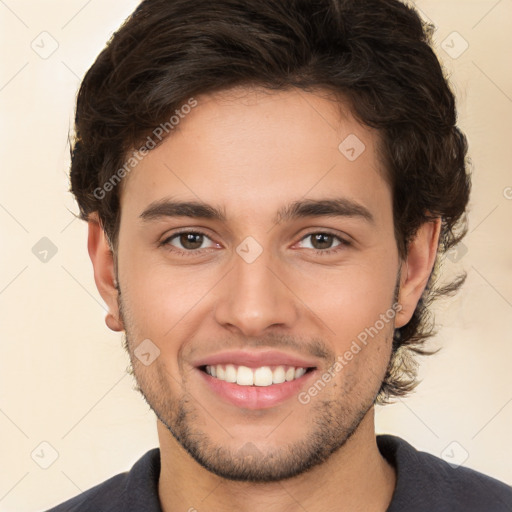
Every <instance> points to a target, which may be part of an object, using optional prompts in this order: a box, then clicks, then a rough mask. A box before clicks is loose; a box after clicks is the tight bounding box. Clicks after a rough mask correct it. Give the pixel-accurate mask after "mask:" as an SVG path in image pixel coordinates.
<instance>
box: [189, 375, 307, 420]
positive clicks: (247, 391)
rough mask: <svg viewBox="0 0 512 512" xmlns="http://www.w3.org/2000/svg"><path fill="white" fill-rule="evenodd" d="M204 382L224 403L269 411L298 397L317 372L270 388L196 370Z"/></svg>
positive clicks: (272, 385)
mask: <svg viewBox="0 0 512 512" xmlns="http://www.w3.org/2000/svg"><path fill="white" fill-rule="evenodd" d="M196 370H197V371H198V372H199V373H200V374H201V376H202V378H203V379H204V382H205V383H206V384H207V385H208V386H209V388H210V389H211V390H212V391H214V392H215V393H216V394H217V395H218V396H219V397H220V398H222V399H223V400H224V401H226V402H228V403H230V404H232V405H236V406H237V407H241V408H244V409H253V410H254V409H268V408H269V407H274V406H275V405H279V404H281V403H283V402H285V401H286V400H288V399H290V398H292V397H294V396H297V395H298V394H299V392H300V391H301V390H302V389H303V388H304V387H305V386H306V385H307V384H308V382H309V381H310V379H311V378H313V377H314V375H315V373H316V370H310V371H309V372H307V373H305V374H304V375H302V376H301V377H299V378H298V379H294V380H291V381H289V382H283V383H281V384H271V385H270V386H240V385H238V384H236V383H233V382H226V381H224V380H220V379H217V378H215V377H212V376H211V375H209V374H208V373H206V372H204V371H202V370H200V369H199V368H196Z"/></svg>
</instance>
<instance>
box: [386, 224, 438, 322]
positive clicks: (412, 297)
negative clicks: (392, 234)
mask: <svg viewBox="0 0 512 512" xmlns="http://www.w3.org/2000/svg"><path fill="white" fill-rule="evenodd" d="M440 232H441V219H440V218H437V219H435V220H433V221H429V222H425V223H424V224H422V225H421V226H420V228H419V229H418V231H417V233H416V236H415V237H414V239H413V240H411V242H410V243H409V248H408V252H407V257H406V259H405V260H404V261H403V262H402V268H401V270H402V274H401V275H402V277H401V279H400V294H399V298H398V302H399V303H400V305H401V306H402V309H401V310H400V311H399V312H398V313H397V315H396V322H395V327H396V328H398V327H403V326H404V325H406V324H407V322H409V320H410V319H411V318H412V315H413V314H414V310H415V309H416V306H417V304H418V302H419V300H420V298H421V295H422V294H423V291H424V290H425V287H426V286H427V282H428V280H429V278H430V274H431V272H432V269H433V267H434V263H435V260H436V256H437V249H438V244H439V234H440Z"/></svg>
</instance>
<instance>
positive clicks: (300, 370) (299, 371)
mask: <svg viewBox="0 0 512 512" xmlns="http://www.w3.org/2000/svg"><path fill="white" fill-rule="evenodd" d="M305 373H306V369H305V368H297V369H296V370H295V378H296V379H298V378H299V377H302V376H303V375H304V374H305Z"/></svg>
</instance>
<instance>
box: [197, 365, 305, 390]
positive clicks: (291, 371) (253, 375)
mask: <svg viewBox="0 0 512 512" xmlns="http://www.w3.org/2000/svg"><path fill="white" fill-rule="evenodd" d="M206 373H208V374H209V375H211V376H212V377H216V378H217V379H219V380H223V381H226V382H236V383H237V384H238V385H239V386H270V385H272V384H282V383H283V382H290V381H292V380H295V379H298V378H299V377H302V376H303V375H304V374H305V373H306V368H300V367H297V368H295V367H293V366H276V367H273V368H271V367H270V366H260V367H259V368H249V367H247V366H236V365H234V364H227V365H220V364H216V365H212V366H210V365H208V366H206Z"/></svg>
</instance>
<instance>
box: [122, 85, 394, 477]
mask: <svg viewBox="0 0 512 512" xmlns="http://www.w3.org/2000/svg"><path fill="white" fill-rule="evenodd" d="M196 99H197V102H198V105H197V107H195V108H194V109H193V110H192V112H190V113H189V114H188V115H187V117H186V118H184V119H182V120H181V122H180V125H179V127H178V129H177V130H175V131H174V133H173V134H172V135H171V136H170V137H169V138H168V139H166V141H165V142H164V143H163V144H162V145H161V146H159V147H158V148H157V149H155V150H153V151H151V152H149V153H148V155H147V156H146V157H145V158H144V159H143V160H142V161H141V162H140V163H139V164H138V166H137V167H136V168H135V169H134V170H133V171H132V173H131V174H130V176H129V177H128V178H127V179H126V181H125V183H124V188H123V192H122V196H121V212H122V214H121V223H120V231H119V244H118V254H117V262H118V267H117V272H118V274H117V278H118V282H119V290H120V295H119V297H118V304H119V306H120V316H121V319H122V322H123V325H124V329H125V332H126V343H127V348H128V350H129V353H130V357H131V361H132V365H133V371H134V374H135V377H136V379H137V382H138V385H139V388H140V390H141V392H142V393H143V395H144V397H145V398H146V400H147V402H148V403H149V404H150V406H151V407H152V409H153V410H154V411H155V413H156V415H157V416H158V418H159V419H160V420H161V422H162V423H163V424H164V425H165V426H166V427H167V429H168V431H169V432H170V433H171V434H172V436H174V438H175V440H176V442H178V443H180V444H181V446H182V447H183V448H185V449H186V450H187V451H188V452H189V454H190V455H191V456H192V457H193V458H194V459H195V460H196V461H197V462H198V463H200V464H201V465H202V466H204V467H205V468H207V469H209V470H210V471H212V472H213V473H216V474H217V475H219V476H222V477H225V478H228V479H234V480H247V481H275V480H279V479H283V478H287V477H291V476H294V475H298V474H300V473H301V472H303V471H305V470H306V469H308V468H310V467H313V466H315V465H316V464H319V463H321V462H322V461H324V460H325V459H326V458H328V457H329V455H331V454H332V453H334V452H335V451H336V450H337V449H338V448H340V447H341V446H342V445H343V444H344V443H345V441H346V440H347V439H348V438H349V437H350V436H351V435H352V434H353V433H354V432H355V431H356V430H357V428H358V426H359V425H360V423H361V421H362V419H363V418H364V417H365V416H366V415H368V414H370V413H372V412H373V409H372V406H373V403H374V400H375V397H376V395H377V393H378V390H379V388H380V385H381V383H382V380H383V377H384V374H385V371H386V367H387V365H388V362H389V358H390V353H391V342H392V334H393V329H394V326H395V322H396V321H397V318H396V316H395V313H396V304H394V302H395V288H396V285H397V279H398V274H399V269H400V260H399V256H398V251H397V245H396V241H395V238H394V231H393V217H392V197H391V191H390V187H389V185H388V184H387V182H386V180H385V178H384V170H383V168H382V164H381V162H380V161H379V158H378V156H377V150H376V146H377V141H378V138H377V137H378V135H377V133H376V132H374V131H372V130H370V129H369V128H366V127H363V126H362V125H361V124H359V123H358V122H357V121H356V120H355V119H354V118H353V117H352V116H351V115H350V114H349V113H348V111H346V112H345V113H344V114H341V113H340V109H339V104H336V103H334V102H333V100H331V99H328V98H327V97H325V95H324V96H323V97H322V96H320V95H316V94H313V93H306V92H303V91H300V92H298V91H294V90H289V91H286V92H272V93H270V92H262V91H258V90H231V91H225V92H223V93H222V94H220V93H217V94H215V95H205V96H202V97H198V98H196ZM347 137H349V139H347ZM356 137H357V138H356ZM345 139H347V142H346V143H344V145H342V147H341V149H340V148H339V145H340V143H341V142H342V141H344V140H345ZM361 143H362V144H364V147H363V146H362V144H361ZM351 148H352V149H353V151H352V149H351ZM363 149H364V150H363ZM361 150H363V151H362V152H361ZM359 153H360V154H359ZM354 157H356V158H354ZM185 202H186V203H190V202H194V203H200V204H199V205H197V204H196V205H188V206H183V205H181V206H180V203H185ZM198 206H202V209H201V208H198ZM363 340H365V342H363ZM350 354H352V357H350ZM336 362H338V364H336ZM227 365H229V367H227ZM291 368H292V369H291ZM301 368H303V369H304V370H306V372H305V373H304V370H301ZM211 374H214V375H215V376H214V375H211ZM226 379H227V380H231V381H233V380H234V379H236V382H227V381H226ZM287 379H289V380H287ZM283 380H284V382H283ZM251 382H252V383H253V384H252V385H251Z"/></svg>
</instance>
